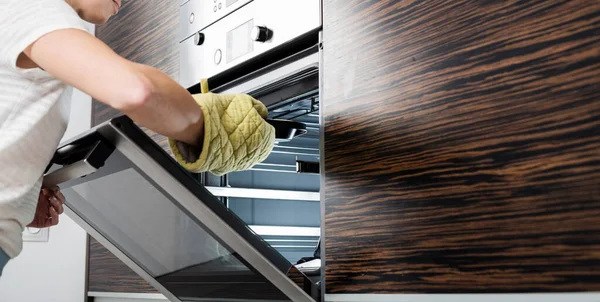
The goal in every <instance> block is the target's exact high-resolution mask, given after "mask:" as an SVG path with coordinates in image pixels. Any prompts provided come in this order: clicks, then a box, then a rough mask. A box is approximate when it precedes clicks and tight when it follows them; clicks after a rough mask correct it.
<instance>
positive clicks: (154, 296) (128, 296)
mask: <svg viewBox="0 0 600 302" xmlns="http://www.w3.org/2000/svg"><path fill="white" fill-rule="evenodd" d="M87 295H88V297H94V298H123V299H146V300H167V297H165V296H164V295H161V294H140V293H116V292H115V293H113V292H88V293H87Z"/></svg>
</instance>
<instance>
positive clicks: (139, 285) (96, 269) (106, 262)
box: [88, 237, 158, 293]
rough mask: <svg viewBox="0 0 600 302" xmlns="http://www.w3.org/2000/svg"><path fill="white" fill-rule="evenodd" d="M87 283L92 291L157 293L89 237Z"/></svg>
mask: <svg viewBox="0 0 600 302" xmlns="http://www.w3.org/2000/svg"><path fill="white" fill-rule="evenodd" d="M89 241H90V248H89V251H90V258H89V268H88V270H89V280H88V282H89V285H88V287H89V288H88V290H89V291H92V292H118V293H158V291H157V290H156V289H154V287H152V286H151V285H150V284H148V282H146V281H145V280H144V279H142V278H141V277H140V276H139V275H138V274H136V273H135V272H134V271H132V270H131V269H130V268H129V267H128V266H126V265H125V264H123V262H121V260H119V259H118V258H117V257H116V256H115V255H113V254H112V253H111V252H109V251H108V250H107V249H106V248H104V246H103V245H102V244H101V243H100V242H98V241H96V240H95V239H93V238H91V237H90V240H89Z"/></svg>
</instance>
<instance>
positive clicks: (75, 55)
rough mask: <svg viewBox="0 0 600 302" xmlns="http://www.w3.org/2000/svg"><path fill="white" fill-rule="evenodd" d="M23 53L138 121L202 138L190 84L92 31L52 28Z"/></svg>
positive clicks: (184, 137) (191, 139)
mask: <svg viewBox="0 0 600 302" xmlns="http://www.w3.org/2000/svg"><path fill="white" fill-rule="evenodd" d="M24 53H25V55H27V56H28V57H29V58H30V59H31V60H32V61H33V62H35V63H36V64H37V65H39V66H40V67H41V68H43V69H44V70H46V71H47V72H48V73H50V74H52V75H54V76H55V77H57V78H59V79H60V80H62V81H64V82H65V83H67V84H69V85H71V86H73V87H75V88H77V89H79V90H81V91H83V92H85V93H87V94H89V95H90V96H92V97H93V98H94V99H96V100H98V101H100V102H103V103H105V104H107V105H109V106H111V107H113V108H115V109H118V110H120V111H122V112H123V113H125V114H127V115H128V116H129V117H131V118H132V119H133V120H134V121H135V122H137V123H138V124H140V125H142V126H145V127H147V128H149V129H151V130H153V131H155V132H157V133H160V134H162V135H165V136H168V137H170V138H172V139H176V140H179V141H182V142H186V143H188V144H191V145H197V144H201V142H202V136H203V133H204V127H203V125H204V120H203V115H202V110H201V109H200V107H199V106H198V105H197V104H196V102H195V101H194V99H193V98H192V96H191V95H190V94H189V93H188V92H187V90H186V89H184V88H183V87H181V86H180V85H179V84H177V82H175V81H174V80H172V79H171V78H170V77H169V76H167V75H165V74H163V73H161V72H160V71H158V70H156V69H154V68H152V67H149V66H145V65H141V64H137V63H134V62H131V61H128V60H126V59H124V58H122V57H120V56H119V55H117V54H116V53H115V52H113V51H112V50H111V49H110V48H109V47H108V46H107V45H105V44H104V43H103V42H102V41H100V40H99V39H97V38H96V37H94V36H92V35H91V34H89V33H87V32H85V31H82V30H77V29H64V30H58V31H54V32H51V33H49V34H46V35H44V36H42V37H41V38H39V39H38V40H37V41H36V42H34V43H33V44H31V45H30V46H29V47H27V49H25V51H24Z"/></svg>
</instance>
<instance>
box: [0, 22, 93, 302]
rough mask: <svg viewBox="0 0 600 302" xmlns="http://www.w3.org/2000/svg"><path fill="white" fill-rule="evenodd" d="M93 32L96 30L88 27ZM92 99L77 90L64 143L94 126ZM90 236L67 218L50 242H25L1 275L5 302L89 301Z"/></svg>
mask: <svg viewBox="0 0 600 302" xmlns="http://www.w3.org/2000/svg"><path fill="white" fill-rule="evenodd" d="M89 30H90V32H93V30H94V27H93V26H92V25H89ZM91 110H92V100H91V98H90V97H89V96H87V95H85V94H83V93H82V92H80V91H77V90H74V92H73V99H72V102H71V117H70V120H69V128H68V129H67V132H66V133H65V137H64V138H63V140H65V139H68V138H71V137H73V136H75V135H77V134H79V133H81V132H83V131H85V130H87V129H89V128H90V125H91V112H92V111H91ZM86 240H87V236H86V233H85V231H84V230H83V229H81V228H80V227H79V226H78V225H77V224H75V222H73V221H72V220H71V219H69V218H68V217H67V216H66V215H61V216H60V223H59V224H58V225H57V226H55V227H52V228H50V229H49V240H48V242H25V243H24V246H23V252H22V253H21V254H20V255H19V256H18V257H17V258H15V259H13V260H11V261H9V263H8V264H7V265H6V268H5V269H4V271H3V273H2V280H1V282H0V301H2V302H41V301H44V302H84V301H86V293H85V279H86V250H87V246H86V245H87V244H86Z"/></svg>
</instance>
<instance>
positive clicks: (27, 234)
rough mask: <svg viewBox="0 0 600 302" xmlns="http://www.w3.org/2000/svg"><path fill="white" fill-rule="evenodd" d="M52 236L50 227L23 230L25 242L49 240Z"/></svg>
mask: <svg viewBox="0 0 600 302" xmlns="http://www.w3.org/2000/svg"><path fill="white" fill-rule="evenodd" d="M49 237H50V228H44V229H38V228H25V231H23V241H25V242H48V238H49Z"/></svg>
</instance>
